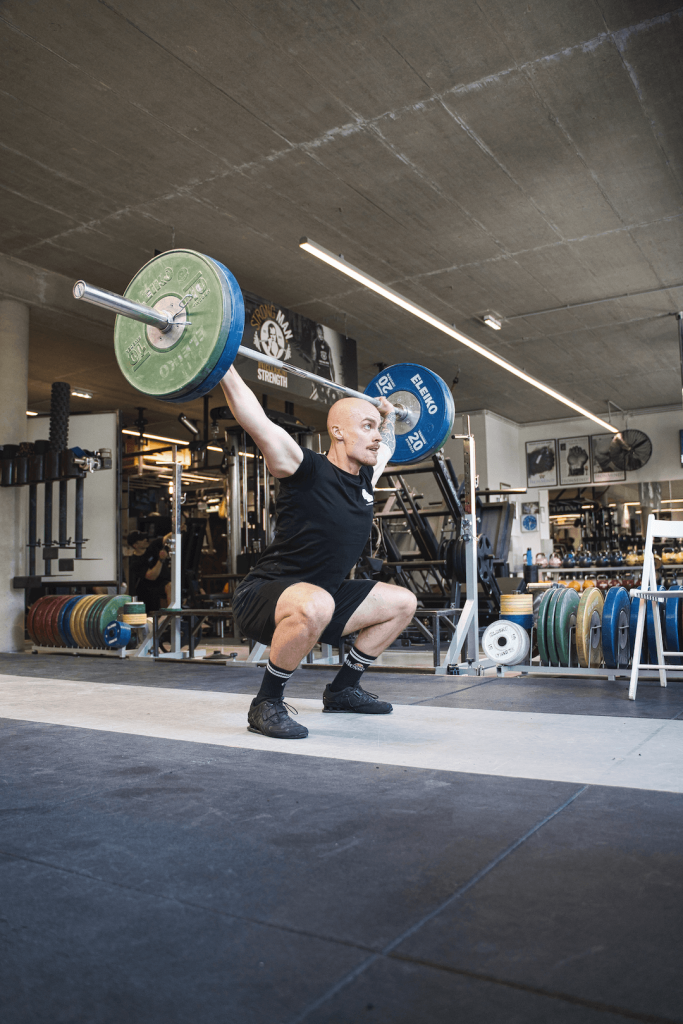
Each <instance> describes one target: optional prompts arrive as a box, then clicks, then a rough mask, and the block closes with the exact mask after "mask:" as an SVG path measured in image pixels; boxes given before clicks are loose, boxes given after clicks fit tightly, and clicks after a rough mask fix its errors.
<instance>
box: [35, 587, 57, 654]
mask: <svg viewBox="0 0 683 1024" xmlns="http://www.w3.org/2000/svg"><path fill="white" fill-rule="evenodd" d="M53 601H54V597H53V596H45V597H41V598H40V599H39V601H38V607H37V608H36V614H35V617H34V619H33V628H34V632H35V635H36V640H37V643H38V646H39V647H51V646H52V641H51V639H50V637H49V636H48V633H47V629H46V623H45V620H46V618H47V615H48V612H49V611H50V607H51V606H52V603H53Z"/></svg>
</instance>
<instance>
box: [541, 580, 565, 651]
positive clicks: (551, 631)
mask: <svg viewBox="0 0 683 1024" xmlns="http://www.w3.org/2000/svg"><path fill="white" fill-rule="evenodd" d="M563 589H564V588H563V587H558V588H557V590H556V591H555V593H554V594H553V596H552V597H551V599H550V604H549V605H548V618H547V619H546V624H545V642H546V646H547V648H548V656H549V657H550V664H551V665H554V666H557V665H559V664H560V655H559V654H558V651H557V645H556V643H555V611H556V609H557V604H558V601H559V600H560V598H561V597H562V591H563Z"/></svg>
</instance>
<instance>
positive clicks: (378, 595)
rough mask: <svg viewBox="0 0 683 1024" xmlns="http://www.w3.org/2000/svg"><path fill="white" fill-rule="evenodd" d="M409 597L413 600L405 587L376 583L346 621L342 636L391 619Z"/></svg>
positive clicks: (410, 592) (403, 606)
mask: <svg viewBox="0 0 683 1024" xmlns="http://www.w3.org/2000/svg"><path fill="white" fill-rule="evenodd" d="M409 599H410V600H414V599H413V595H412V591H410V590H406V588H405V587H396V586H394V585H393V584H391V583H376V584H375V586H374V587H373V588H372V590H371V591H370V593H369V594H368V596H367V597H366V598H365V600H364V601H363V602H362V604H360V605H358V607H357V608H356V610H355V611H354V612H353V614H352V615H351V617H350V618H349V620H348V621H347V623H346V625H345V626H344V631H343V633H342V636H346V635H347V633H356V632H357V631H358V630H360V629H365V628H366V627H367V626H376V625H377V623H379V622H387V621H388V620H389V619H393V618H394V616H395V615H396V613H397V612H398V611H399V610H402V609H403V608H405V606H406V602H407V601H408V600H409Z"/></svg>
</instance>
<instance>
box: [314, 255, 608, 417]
mask: <svg viewBox="0 0 683 1024" xmlns="http://www.w3.org/2000/svg"><path fill="white" fill-rule="evenodd" d="M299 246H300V248H302V249H304V250H305V251H306V252H310V253H311V255H312V256H317V258H318V259H319V260H322V261H323V263H328V264H329V265H330V266H331V267H334V268H335V270H340V271H341V272H342V274H346V276H347V277H350V278H352V280H354V281H358V283H359V284H362V285H364V286H365V287H366V288H369V289H370V290H371V291H373V292H376V293H377V294H378V295H381V296H382V298H384V299H388V300H389V302H393V303H394V304H395V305H397V306H400V307H401V309H405V310H406V311H407V312H408V313H412V314H413V316H416V317H419V319H420V320H424V322H425V323H428V324H431V326H432V327H436V329H437V330H439V331H443V333H444V334H447V335H449V337H451V338H455V340H456V341H459V342H460V343H461V344H462V345H466V346H467V348H471V349H472V351H473V352H477V353H478V354H479V355H480V356H483V357H484V358H485V359H489V360H490V361H491V362H492V363H496V364H497V365H498V366H502V368H503V369H504V370H507V371H508V373H512V374H514V375H515V377H519V379H520V380H523V381H525V382H526V383H527V384H531V386H532V387H534V388H538V390H539V391H544V392H545V393H546V395H550V397H551V398H554V399H555V400H556V401H558V402H562V404H563V405H567V406H569V408H570V409H573V410H574V411H575V412H578V413H579V415H580V416H585V417H586V418H587V419H589V420H593V422H594V423H597V424H599V426H601V427H603V428H604V429H605V430H607V431H609V432H610V433H612V434H618V433H619V430H618V428H617V427H613V426H612V424H611V423H608V422H607V421H606V420H601V419H600V417H599V416H595V415H594V414H593V413H592V412H589V411H588V409H584V407H583V406H582V405H579V404H578V403H577V402H573V401H572V400H571V398H567V397H566V395H562V394H560V392H559V391H555V389H554V388H549V387H548V386H547V384H543V383H542V382H541V381H540V380H537V379H536V378H535V377H532V376H531V375H530V374H528V373H525V372H524V370H520V369H519V367H518V366H515V365H514V364H513V363H509V362H508V361H507V359H502V358H501V357H500V356H498V355H496V353H495V352H491V351H490V350H489V349H487V348H485V347H484V345H480V344H479V343H478V342H476V341H473V339H472V338H469V337H468V336H467V335H466V334H463V333H462V331H459V330H458V329H457V328H456V327H453V326H452V325H451V324H448V323H446V321H445V320H442V319H441V317H438V316H434V314H433V313H430V312H428V310H426V309H424V308H423V307H422V306H418V305H417V303H415V302H411V301H410V299H406V298H405V296H403V295H401V294H399V292H395V291H394V290H393V288H388V287H387V286H386V285H383V284H381V283H380V282H379V281H376V280H375V278H374V277H370V276H369V275H368V274H366V273H364V272H363V271H362V270H359V269H358V267H354V266H353V265H352V264H351V263H347V262H346V260H345V259H344V257H343V256H335V255H334V253H333V252H330V251H329V250H328V249H324V248H323V247H322V246H321V245H318V243H317V242H312V241H311V240H310V239H309V238H302V239H301V241H300V242H299Z"/></svg>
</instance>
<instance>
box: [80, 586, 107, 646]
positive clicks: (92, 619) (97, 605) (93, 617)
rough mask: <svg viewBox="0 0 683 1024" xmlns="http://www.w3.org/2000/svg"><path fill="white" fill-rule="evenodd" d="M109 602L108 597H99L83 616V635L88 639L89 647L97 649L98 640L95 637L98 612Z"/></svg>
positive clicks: (96, 636)
mask: <svg viewBox="0 0 683 1024" xmlns="http://www.w3.org/2000/svg"><path fill="white" fill-rule="evenodd" d="M108 601H109V596H108V595H107V596H100V597H98V598H97V600H96V601H93V603H92V604H91V605H90V608H88V611H87V612H86V616H85V635H86V636H87V638H88V642H89V644H90V647H99V646H100V643H99V638H98V635H97V620H98V618H99V614H100V611H101V610H102V608H104V606H105V605H106V604H107V602H108Z"/></svg>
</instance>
